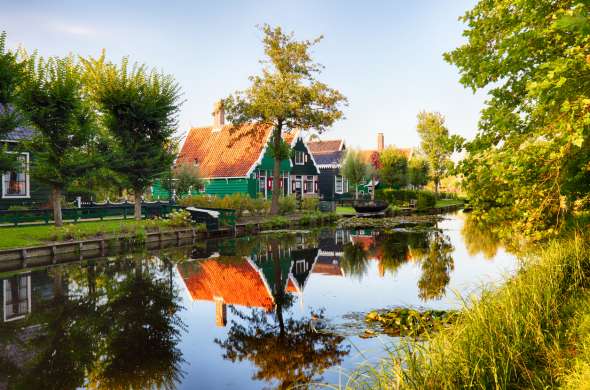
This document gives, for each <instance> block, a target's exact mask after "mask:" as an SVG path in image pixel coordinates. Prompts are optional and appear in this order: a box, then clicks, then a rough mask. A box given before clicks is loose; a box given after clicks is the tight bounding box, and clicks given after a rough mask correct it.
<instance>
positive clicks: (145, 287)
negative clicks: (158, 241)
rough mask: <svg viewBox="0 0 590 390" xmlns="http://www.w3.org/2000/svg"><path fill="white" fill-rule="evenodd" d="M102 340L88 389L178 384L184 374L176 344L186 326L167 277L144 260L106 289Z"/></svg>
mask: <svg viewBox="0 0 590 390" xmlns="http://www.w3.org/2000/svg"><path fill="white" fill-rule="evenodd" d="M108 290H109V293H108V304H107V305H106V306H105V307H104V309H103V311H102V313H101V314H102V317H103V319H104V321H105V322H104V325H105V326H104V328H103V329H102V331H103V340H102V342H101V346H100V350H99V355H100V359H99V361H98V362H97V365H96V367H95V369H94V370H93V371H92V372H91V374H90V378H89V379H90V386H89V387H90V388H96V389H103V388H104V389H140V388H174V387H175V385H176V383H178V382H179V381H180V379H181V378H182V372H181V370H180V363H182V353H181V351H180V350H179V349H178V347H177V344H178V342H179V340H180V331H181V329H183V324H182V322H181V320H180V318H179V317H178V314H177V312H178V311H179V309H180V306H179V304H178V302H177V299H176V294H175V292H174V291H172V290H171V289H170V284H169V281H168V280H167V279H165V278H158V277H157V276H156V275H155V273H154V270H152V269H150V267H149V266H145V267H144V266H143V261H142V260H136V262H135V269H134V270H132V271H131V272H129V273H128V275H127V278H125V279H124V280H123V281H122V282H118V283H114V285H113V286H111V288H109V289H108Z"/></svg>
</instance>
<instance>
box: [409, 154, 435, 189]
mask: <svg viewBox="0 0 590 390" xmlns="http://www.w3.org/2000/svg"><path fill="white" fill-rule="evenodd" d="M429 177H430V167H429V165H428V160H426V158H424V157H422V156H413V157H412V158H411V159H410V160H409V161H408V184H410V185H412V186H413V187H414V188H421V187H423V186H425V185H426V184H427V183H428V179H429Z"/></svg>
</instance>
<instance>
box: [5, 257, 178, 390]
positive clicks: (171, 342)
mask: <svg viewBox="0 0 590 390" xmlns="http://www.w3.org/2000/svg"><path fill="white" fill-rule="evenodd" d="M142 259H143V258H142ZM142 259H135V260H133V259H129V258H121V259H118V260H117V261H113V262H104V263H100V264H95V263H93V262H89V263H88V264H87V265H86V266H84V267H68V268H66V269H65V270H64V269H63V268H62V267H55V268H53V269H52V270H51V271H50V276H51V279H53V285H52V288H51V292H52V298H51V299H50V300H47V301H40V302H39V303H38V305H37V306H36V307H35V310H33V314H32V315H31V316H29V318H27V319H26V320H23V321H24V322H21V323H20V325H21V327H24V326H26V325H32V326H29V327H28V328H27V329H29V332H31V334H30V335H29V336H24V338H25V339H26V340H27V341H26V348H27V350H26V351H23V352H22V356H23V357H25V356H28V358H24V359H23V360H24V362H23V366H22V367H21V369H17V370H14V371H13V372H12V373H11V374H12V375H11V377H10V378H9V387H10V388H17V389H21V388H22V389H74V388H78V387H82V386H85V387H89V388H95V389H97V388H101V389H102V388H108V389H131V388H133V389H135V388H172V387H175V384H176V382H177V381H178V380H179V379H180V368H179V367H180V363H181V362H182V356H181V352H180V350H179V349H178V347H177V344H178V341H179V338H180V330H181V329H183V325H182V323H181V322H180V319H179V317H178V314H177V312H178V310H179V305H178V303H177V302H178V293H177V291H175V290H172V289H171V286H170V283H169V279H168V277H167V276H166V273H165V272H166V270H167V267H166V264H164V263H162V262H151V261H150V262H149V265H144V261H143V260H142ZM146 263H148V262H146ZM158 267H160V268H158ZM31 330H32V331H31ZM3 341H4V340H3Z"/></svg>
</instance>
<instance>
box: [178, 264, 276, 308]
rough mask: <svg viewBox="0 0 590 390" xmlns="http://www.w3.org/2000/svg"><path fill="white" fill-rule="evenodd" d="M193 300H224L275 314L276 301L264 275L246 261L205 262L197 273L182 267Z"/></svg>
mask: <svg viewBox="0 0 590 390" xmlns="http://www.w3.org/2000/svg"><path fill="white" fill-rule="evenodd" d="M178 271H179V272H180V274H181V276H182V279H183V280H184V283H185V285H186V288H187V290H188V291H189V293H190V295H191V298H192V299H193V300H203V301H213V299H214V298H215V297H221V298H223V302H224V303H227V304H230V305H240V306H247V307H260V308H263V309H265V310H268V311H270V310H272V309H273V307H274V301H273V298H272V296H271V295H270V293H269V291H268V290H267V288H266V286H265V285H264V282H263V281H262V279H261V276H260V274H259V273H258V272H257V271H256V270H255V269H254V267H253V266H252V265H251V264H250V263H249V262H248V260H246V259H241V260H239V261H236V262H232V263H230V264H227V263H222V262H220V261H218V260H215V259H208V260H202V261H199V263H198V268H197V269H196V271H195V272H190V271H189V272H186V271H183V267H182V265H180V266H179V267H178Z"/></svg>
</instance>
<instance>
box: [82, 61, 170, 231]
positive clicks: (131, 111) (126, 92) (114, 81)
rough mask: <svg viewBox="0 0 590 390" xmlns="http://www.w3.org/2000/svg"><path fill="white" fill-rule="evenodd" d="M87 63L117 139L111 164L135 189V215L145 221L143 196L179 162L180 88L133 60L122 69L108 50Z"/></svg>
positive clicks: (105, 120) (92, 87)
mask: <svg viewBox="0 0 590 390" xmlns="http://www.w3.org/2000/svg"><path fill="white" fill-rule="evenodd" d="M83 61H84V65H85V69H86V73H85V78H86V81H87V84H88V87H89V90H90V92H91V93H92V96H93V98H94V100H95V101H96V103H97V105H98V107H99V109H100V111H101V114H102V115H101V118H102V121H103V125H104V126H105V127H106V128H107V129H108V130H109V133H110V135H111V136H112V137H113V140H114V142H112V143H111V145H110V146H111V148H110V150H111V156H110V158H111V161H110V166H111V168H112V169H113V170H114V171H116V172H118V173H119V174H120V175H121V176H122V177H124V178H125V182H126V183H127V185H128V187H129V188H130V189H131V190H133V191H134V196H135V202H136V210H135V217H136V219H138V218H141V204H140V201H141V195H142V194H143V192H144V191H145V189H146V188H147V187H148V186H149V185H150V184H151V183H152V182H153V180H154V179H155V178H156V177H157V176H159V175H161V174H162V173H163V172H166V171H167V170H169V167H170V166H171V164H172V162H173V161H174V157H175V152H176V142H175V141H174V140H173V138H172V136H173V134H174V131H175V130H176V114H177V113H178V110H179V106H180V103H179V98H180V90H179V87H178V84H177V83H176V82H175V81H174V79H173V78H172V76H169V75H166V74H163V73H160V72H157V71H155V70H152V71H148V70H147V68H146V66H145V65H137V64H135V65H133V66H129V61H128V59H127V58H123V61H122V63H121V65H120V66H117V65H115V64H113V63H111V62H107V61H106V58H105V53H104V52H103V53H102V55H101V56H100V57H99V58H97V59H93V58H89V59H87V60H83Z"/></svg>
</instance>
